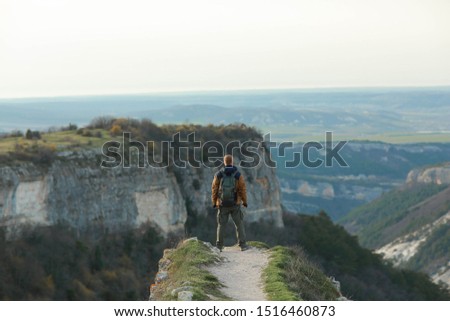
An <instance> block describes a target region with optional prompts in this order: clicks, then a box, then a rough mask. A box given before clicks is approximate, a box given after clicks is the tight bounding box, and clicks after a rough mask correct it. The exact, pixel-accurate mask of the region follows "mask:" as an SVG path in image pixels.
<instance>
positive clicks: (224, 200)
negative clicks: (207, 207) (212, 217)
mask: <svg viewBox="0 0 450 321" xmlns="http://www.w3.org/2000/svg"><path fill="white" fill-rule="evenodd" d="M238 174H239V172H238V171H237V170H236V171H235V172H234V173H232V174H231V175H226V174H225V172H224V171H221V176H222V177H221V179H220V189H219V198H220V205H221V206H223V207H232V206H235V205H236V198H237V194H236V181H237V180H238V179H239V175H238Z"/></svg>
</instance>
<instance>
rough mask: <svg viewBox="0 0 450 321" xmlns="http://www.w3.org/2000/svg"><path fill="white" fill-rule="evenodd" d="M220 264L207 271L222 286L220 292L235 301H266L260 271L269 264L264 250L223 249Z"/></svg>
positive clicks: (251, 248) (210, 267)
mask: <svg viewBox="0 0 450 321" xmlns="http://www.w3.org/2000/svg"><path fill="white" fill-rule="evenodd" d="M220 256H221V257H222V262H220V263H219V264H217V265H211V266H208V268H207V270H208V271H209V272H210V273H212V274H213V275H215V276H216V277H217V278H218V279H219V281H220V282H221V283H222V284H224V286H225V287H224V288H223V289H222V292H223V293H224V294H225V295H227V296H228V297H230V298H232V299H233V300H237V301H267V297H266V294H265V293H264V291H263V280H262V271H263V270H264V268H265V267H266V266H267V263H268V262H269V254H268V252H267V251H266V250H262V249H258V248H255V247H250V248H249V249H248V250H246V251H243V252H242V251H241V250H240V248H239V247H237V246H235V247H225V248H224V249H223V252H222V253H220Z"/></svg>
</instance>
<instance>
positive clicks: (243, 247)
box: [239, 243, 249, 251]
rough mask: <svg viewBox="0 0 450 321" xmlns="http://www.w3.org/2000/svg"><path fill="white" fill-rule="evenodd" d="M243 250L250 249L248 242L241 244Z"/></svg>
mask: <svg viewBox="0 0 450 321" xmlns="http://www.w3.org/2000/svg"><path fill="white" fill-rule="evenodd" d="M239 247H240V248H241V251H245V250H248V249H249V246H248V245H247V244H246V243H242V244H239Z"/></svg>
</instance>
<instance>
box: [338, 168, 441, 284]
mask: <svg viewBox="0 0 450 321" xmlns="http://www.w3.org/2000/svg"><path fill="white" fill-rule="evenodd" d="M448 172H449V165H448V164H447V163H446V164H442V165H435V166H428V167H426V168H421V169H416V170H413V171H411V172H410V173H409V174H408V179H407V183H406V184H405V185H404V186H403V187H401V188H400V189H397V190H394V191H392V192H389V193H386V194H385V195H383V196H381V197H380V198H378V199H376V200H374V201H373V202H371V203H369V204H367V205H363V206H361V207H359V208H357V209H355V210H354V211H352V212H351V213H349V214H348V215H347V216H345V217H344V218H342V219H341V220H340V221H339V222H340V223H341V224H343V225H344V226H345V227H346V229H347V230H349V231H351V232H352V233H354V234H356V235H358V236H359V239H360V241H361V243H362V244H363V245H364V246H367V247H370V248H373V249H377V252H378V253H380V254H383V255H384V257H385V259H388V260H390V261H392V262H393V263H394V265H395V266H399V267H403V268H411V269H414V270H419V271H422V272H425V273H427V274H429V275H430V276H431V277H432V278H433V280H435V282H444V283H445V284H447V286H450V253H449V248H450V186H449V184H450V181H449V179H448V178H449V177H448Z"/></svg>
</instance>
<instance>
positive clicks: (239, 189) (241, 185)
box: [211, 166, 247, 206]
mask: <svg viewBox="0 0 450 321" xmlns="http://www.w3.org/2000/svg"><path fill="white" fill-rule="evenodd" d="M226 168H230V166H227V167H226ZM234 168H235V167H234ZM236 170H237V168H236ZM220 173H221V172H217V173H216V175H214V179H213V182H212V185H211V200H212V203H213V205H214V204H215V205H216V206H220V198H219V189H220V179H221V178H220V176H221V174H220ZM233 175H234V174H233ZM236 193H237V198H236V204H237V205H241V204H247V188H246V186H245V181H244V177H243V176H242V175H240V173H239V179H237V182H236Z"/></svg>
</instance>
